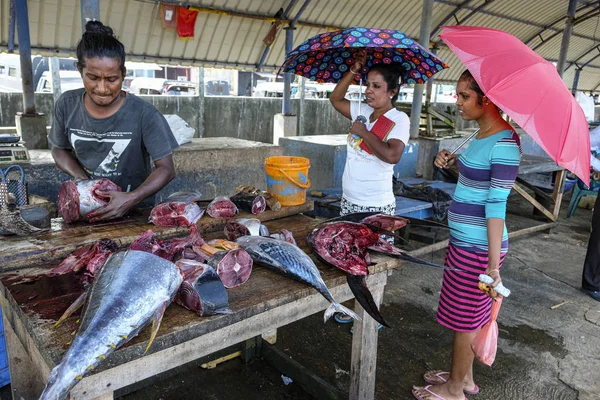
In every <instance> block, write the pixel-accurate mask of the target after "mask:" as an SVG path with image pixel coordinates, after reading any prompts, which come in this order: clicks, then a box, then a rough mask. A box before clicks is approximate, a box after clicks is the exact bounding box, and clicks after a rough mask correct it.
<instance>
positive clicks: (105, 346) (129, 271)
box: [40, 250, 183, 400]
mask: <svg viewBox="0 0 600 400" xmlns="http://www.w3.org/2000/svg"><path fill="white" fill-rule="evenodd" d="M182 280H183V278H182V275H181V273H180V271H179V269H178V268H177V267H176V266H175V264H173V263H172V262H170V261H167V260H165V259H162V258H160V257H158V256H156V255H154V254H150V253H147V252H143V251H136V250H127V251H125V252H120V253H115V254H113V255H111V257H110V258H109V259H108V260H107V262H106V264H105V265H104V266H103V267H102V269H101V270H100V272H99V274H98V276H97V277H96V279H95V280H94V283H93V285H92V286H91V288H90V290H89V292H88V294H87V297H86V306H85V310H84V312H83V316H82V317H81V325H80V327H79V330H78V331H77V334H76V335H75V337H74V338H73V341H72V343H71V346H70V347H69V350H67V352H66V354H65V355H64V357H63V359H62V361H61V362H60V364H58V365H57V366H56V367H54V369H53V370H52V372H51V373H50V376H49V378H48V383H47V385H46V387H45V388H44V392H43V393H42V395H41V397H40V400H57V399H58V400H61V399H64V398H65V397H66V396H67V395H68V393H69V392H70V390H71V389H72V388H73V387H74V386H75V385H76V384H77V383H78V382H79V381H80V380H81V379H82V378H83V376H84V375H85V374H86V373H88V372H89V371H92V370H93V369H94V368H95V367H96V366H97V365H98V364H99V363H101V362H102V360H104V359H105V358H106V357H107V356H108V355H109V354H110V353H112V352H113V351H115V349H118V348H119V347H120V346H122V345H123V344H125V343H127V342H128V341H129V340H131V338H133V337H134V336H136V335H137V334H138V333H139V332H140V331H141V330H142V329H143V328H144V327H145V326H146V325H148V324H149V323H152V333H151V335H150V340H149V341H148V345H147V346H146V351H147V350H148V348H149V347H150V345H151V344H152V341H153V340H154V338H155V337H156V333H157V332H158V328H159V326H160V322H161V320H162V316H163V313H164V311H165V310H166V308H167V306H168V305H169V304H171V301H172V300H173V298H174V297H175V294H176V293H177V289H178V288H179V286H180V285H181V282H182Z"/></svg>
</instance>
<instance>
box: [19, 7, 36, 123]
mask: <svg viewBox="0 0 600 400" xmlns="http://www.w3.org/2000/svg"><path fill="white" fill-rule="evenodd" d="M16 14H17V34H18V36H19V56H20V59H21V80H22V82H23V114H25V115H34V114H35V113H36V112H35V102H34V97H33V68H32V66H31V38H30V36H29V14H28V10H27V0H16Z"/></svg>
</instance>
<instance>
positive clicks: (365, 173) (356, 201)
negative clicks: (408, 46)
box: [330, 51, 410, 215]
mask: <svg viewBox="0 0 600 400" xmlns="http://www.w3.org/2000/svg"><path fill="white" fill-rule="evenodd" d="M365 62H366V54H365V52H364V51H361V52H357V53H356V58H355V62H354V64H353V65H352V66H351V67H350V70H349V71H348V72H347V73H346V74H345V75H344V76H343V77H342V79H341V80H340V82H339V83H338V84H337V86H336V87H335V89H334V90H333V92H332V93H331V97H330V101H331V104H332V105H333V107H334V108H335V109H336V110H337V111H339V112H340V113H341V114H342V115H343V116H344V117H346V118H348V119H349V120H351V121H354V122H353V123H352V128H351V129H350V133H349V134H348V144H347V149H348V155H347V157H346V165H345V167H344V175H343V177H342V190H343V197H342V206H341V210H340V214H341V215H346V214H349V213H353V212H363V211H380V212H383V213H386V214H390V215H393V214H394V213H395V211H396V200H395V197H394V192H393V189H392V175H393V172H394V165H395V164H397V163H398V162H399V161H400V158H401V157H402V152H403V151H404V147H405V146H406V144H407V143H408V138H409V127H410V121H409V118H408V116H407V115H406V114H405V113H403V112H400V111H398V110H397V109H396V108H395V107H394V103H395V102H396V99H397V98H398V91H399V89H400V71H399V69H398V67H394V66H392V65H387V64H383V63H382V64H376V65H375V66H373V67H372V68H371V70H370V71H369V73H368V75H367V84H366V89H365V96H366V104H363V103H360V108H359V104H357V103H356V102H352V103H351V102H350V101H349V100H347V99H346V98H345V97H344V96H345V95H346V92H347V91H348V87H349V86H350V84H351V83H352V81H353V79H354V76H355V75H356V74H357V73H359V72H360V71H361V70H362V67H363V65H364V64H365ZM359 115H362V116H364V117H365V118H366V123H362V122H359V121H356V118H357V117H358V116H359Z"/></svg>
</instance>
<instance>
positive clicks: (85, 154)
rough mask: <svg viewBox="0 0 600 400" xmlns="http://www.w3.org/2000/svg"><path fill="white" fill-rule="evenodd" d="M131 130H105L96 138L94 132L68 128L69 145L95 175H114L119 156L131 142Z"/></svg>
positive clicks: (85, 166) (117, 173)
mask: <svg viewBox="0 0 600 400" xmlns="http://www.w3.org/2000/svg"><path fill="white" fill-rule="evenodd" d="M131 137H132V133H131V132H107V133H105V134H103V135H102V138H101V139H100V138H98V135H97V134H96V133H94V132H87V131H83V130H79V129H73V128H71V129H70V135H69V138H70V141H71V146H73V149H75V152H76V153H77V156H78V158H79V159H80V160H84V161H85V162H84V163H83V164H84V165H83V166H84V168H86V169H87V170H88V172H90V173H91V174H93V175H94V176H95V177H98V178H99V177H107V178H110V177H115V176H119V175H121V173H120V172H117V168H118V166H119V162H120V160H121V156H122V155H123V153H124V152H125V149H126V148H127V146H128V145H129V143H130V142H131Z"/></svg>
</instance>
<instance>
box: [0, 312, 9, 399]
mask: <svg viewBox="0 0 600 400" xmlns="http://www.w3.org/2000/svg"><path fill="white" fill-rule="evenodd" d="M5 342H6V341H5V340H4V323H3V322H2V308H1V307H0V387H4V386H6V385H8V384H9V383H10V371H9V370H8V354H7V353H6V343H5Z"/></svg>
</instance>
